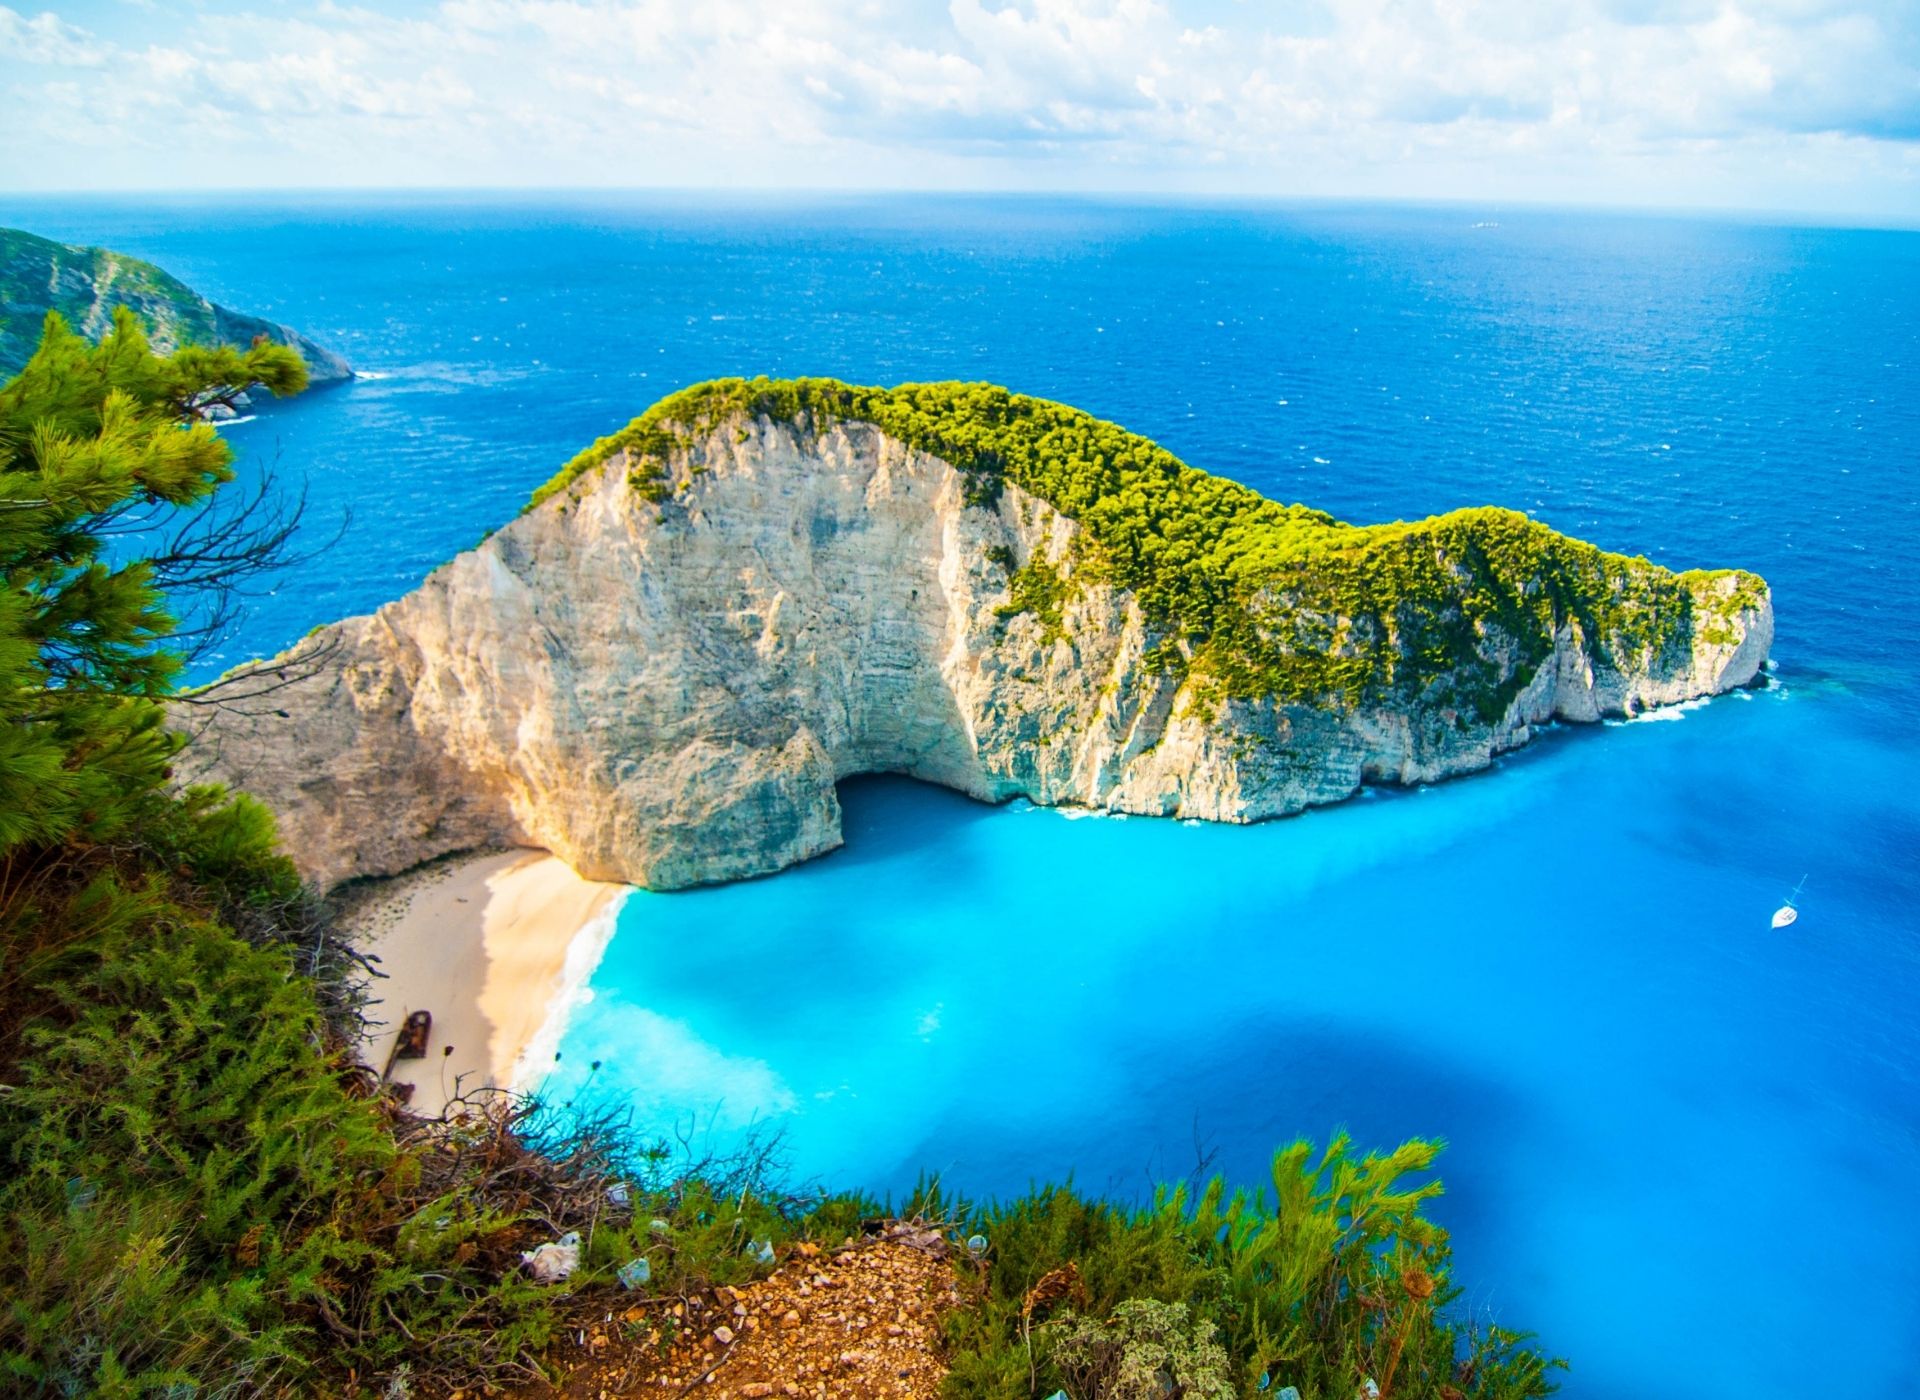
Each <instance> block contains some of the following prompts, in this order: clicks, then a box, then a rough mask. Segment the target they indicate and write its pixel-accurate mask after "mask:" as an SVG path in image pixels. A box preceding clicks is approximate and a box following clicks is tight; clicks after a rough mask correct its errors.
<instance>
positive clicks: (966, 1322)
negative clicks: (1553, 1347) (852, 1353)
mask: <svg viewBox="0 0 1920 1400" xmlns="http://www.w3.org/2000/svg"><path fill="white" fill-rule="evenodd" d="M1438 1152H1439V1147H1438V1145H1437V1144H1434V1143H1428V1142H1420V1141H1414V1142H1408V1143H1405V1144H1403V1145H1402V1146H1400V1147H1399V1148H1397V1149H1395V1150H1394V1151H1392V1152H1389V1153H1368V1154H1366V1155H1365V1156H1356V1155H1355V1154H1354V1153H1353V1152H1352V1150H1351V1144H1350V1142H1349V1141H1348V1139H1347V1138H1346V1137H1345V1136H1344V1135H1341V1136H1336V1137H1335V1138H1334V1139H1333V1141H1332V1142H1331V1143H1329V1144H1328V1146H1327V1147H1326V1149H1325V1150H1324V1151H1321V1152H1315V1151H1314V1150H1313V1149H1312V1148H1311V1147H1310V1146H1309V1145H1308V1144H1306V1143H1304V1142H1298V1143H1294V1144H1293V1145H1292V1146H1290V1147H1287V1148H1285V1149H1283V1150H1282V1151H1281V1152H1279V1153H1277V1154H1276V1155H1275V1157H1274V1160H1273V1170H1272V1177H1271V1181H1272V1189H1271V1194H1268V1193H1267V1192H1253V1193H1249V1192H1236V1193H1232V1194H1229V1193H1228V1192H1227V1191H1226V1188H1225V1186H1224V1184H1223V1183H1222V1182H1221V1181H1219V1180H1218V1179H1215V1180H1214V1181H1212V1182H1210V1183H1209V1184H1208V1185H1207V1186H1205V1187H1204V1188H1203V1189H1202V1190H1201V1191H1200V1192H1199V1194H1198V1196H1197V1197H1194V1196H1192V1195H1191V1194H1190V1193H1189V1191H1188V1190H1187V1189H1186V1188H1184V1187H1173V1188H1168V1189H1163V1190H1162V1191H1160V1192H1159V1193H1158V1194H1157V1195H1156V1196H1155V1198H1154V1200H1153V1202H1152V1204H1150V1205H1148V1206H1145V1207H1141V1208H1137V1209H1129V1208H1126V1207H1122V1206H1119V1205H1116V1204H1114V1203H1111V1202H1105V1201H1090V1200H1087V1199H1085V1198H1083V1197H1082V1196H1080V1195H1079V1194H1077V1193H1076V1192H1074V1191H1073V1190H1072V1189H1070V1188H1068V1187H1047V1188H1042V1189H1040V1190H1037V1191H1035V1192H1033V1193H1031V1194H1029V1195H1028V1196H1026V1197H1024V1198H1022V1199H1020V1200H1017V1201H1013V1202H1010V1203H1007V1204H1004V1205H995V1206H988V1207H984V1208H980V1209H977V1210H974V1211H972V1212H969V1213H968V1214H967V1216H966V1222H965V1228H966V1229H968V1230H974V1231H978V1232H980V1233H982V1234H984V1235H985V1236H986V1237H987V1239H988V1240H989V1241H990V1242H991V1244H990V1254H989V1263H988V1266H987V1267H986V1268H984V1269H983V1270H981V1271H980V1272H979V1274H978V1275H977V1276H976V1278H975V1279H974V1281H973V1285H972V1296H971V1297H970V1299H969V1301H970V1302H971V1303H972V1304H973V1306H972V1307H971V1308H969V1309H967V1310H964V1311H961V1312H957V1313H955V1314H953V1315H952V1316H951V1317H950V1318H949V1319H948V1323H947V1328H948V1342H949V1345H950V1347H951V1349H952V1366H951V1370H950V1372H949V1375H948V1380H947V1390H946V1393H947V1394H948V1395H950V1396H952V1397H955V1400H960V1398H961V1397H967V1400H1015V1397H1023V1398H1024V1397H1030V1396H1033V1395H1045V1394H1048V1393H1050V1392H1051V1390H1052V1389H1053V1388H1054V1387H1055V1386H1061V1387H1066V1388H1067V1389H1068V1393H1069V1395H1071V1396H1072V1397H1073V1400H1091V1397H1090V1396H1088V1395H1084V1394H1083V1393H1082V1392H1081V1391H1079V1390H1075V1389H1074V1388H1073V1387H1074V1386H1075V1385H1077V1384H1085V1383H1086V1375H1087V1374H1088V1373H1087V1372H1086V1371H1085V1370H1084V1369H1082V1368H1084V1367H1085V1366H1088V1365H1092V1364H1093V1363H1094V1362H1096V1361H1099V1360H1100V1359H1101V1358H1102V1357H1104V1358H1106V1360H1108V1361H1112V1360H1114V1359H1115V1357H1116V1356H1117V1355H1118V1353H1115V1352H1113V1351H1112V1350H1111V1348H1108V1349H1107V1350H1102V1349H1101V1347H1100V1346H1099V1345H1096V1343H1098V1342H1099V1341H1100V1338H1101V1337H1105V1338H1106V1339H1107V1341H1109V1342H1111V1341H1112V1340H1113V1339H1114V1338H1116V1337H1121V1336H1124V1335H1125V1329H1124V1328H1118V1329H1117V1330H1116V1328H1117V1322H1118V1320H1119V1319H1121V1318H1122V1317H1123V1316H1125V1317H1130V1318H1135V1319H1138V1318H1142V1317H1149V1316H1151V1317H1157V1318H1159V1319H1160V1321H1161V1322H1162V1323H1165V1322H1167V1321H1168V1319H1169V1315H1167V1314H1164V1313H1162V1314H1142V1313H1139V1312H1137V1311H1136V1312H1123V1310H1124V1309H1127V1308H1128V1307H1129V1306H1130V1305H1132V1304H1135V1303H1139V1302H1142V1301H1151V1302H1154V1303H1159V1304H1165V1305H1179V1306H1182V1307H1184V1308H1186V1309H1188V1310H1189V1313H1190V1315H1191V1319H1192V1321H1193V1324H1194V1327H1195V1331H1194V1333H1193V1336H1194V1338H1195V1339H1196V1341H1195V1344H1196V1345H1198V1341H1199V1339H1200V1337H1201V1332H1200V1328H1201V1326H1202V1325H1203V1324H1204V1326H1205V1327H1206V1328H1209V1329H1215V1330H1214V1331H1210V1332H1208V1333H1207V1338H1208V1339H1209V1340H1210V1339H1211V1337H1212V1336H1214V1335H1217V1337H1218V1345H1219V1347H1220V1348H1221V1350H1222V1352H1223V1354H1224V1357H1225V1365H1226V1368H1227V1374H1228V1378H1229V1382H1230V1384H1231V1386H1232V1387H1233V1388H1234V1391H1235V1392H1236V1393H1239V1394H1244V1395H1253V1394H1256V1393H1257V1392H1258V1390H1259V1388H1260V1384H1261V1381H1262V1379H1263V1378H1264V1379H1265V1381H1266V1382H1267V1384H1268V1385H1269V1386H1270V1387H1272V1388H1276V1389H1277V1388H1278V1387H1279V1386H1283V1385H1293V1386H1295V1387H1297V1388H1298V1389H1299V1390H1300V1393H1301V1394H1302V1396H1303V1397H1306V1400H1350V1397H1352V1396H1353V1395H1354V1394H1355V1393H1356V1392H1357V1391H1358V1390H1359V1388H1360V1386H1361V1385H1362V1384H1363V1382H1365V1381H1366V1380H1368V1379H1372V1380H1373V1381H1375V1383H1376V1384H1377V1385H1379V1387H1380V1389H1381V1393H1382V1394H1383V1396H1389V1397H1396V1400H1408V1398H1409V1397H1417V1398H1418V1400H1453V1397H1455V1396H1461V1397H1470V1398H1471V1400H1533V1397H1539V1396H1544V1395H1548V1394H1550V1393H1552V1390H1553V1388H1554V1387H1553V1385H1552V1383H1551V1379H1550V1372H1551V1371H1553V1370H1554V1369H1557V1368H1559V1367H1560V1366H1561V1365H1562V1364H1563V1363H1560V1362H1557V1361H1553V1360H1551V1359H1549V1358H1547V1357H1544V1356H1542V1355H1541V1354H1539V1353H1538V1352H1536V1351H1534V1350H1533V1349H1532V1348H1531V1347H1530V1346H1529V1345H1528V1344H1527V1341H1528V1339H1527V1338H1526V1337H1524V1336H1523V1335H1520V1334H1516V1333H1509V1332H1501V1331H1497V1330H1495V1331H1491V1332H1488V1333H1485V1334H1481V1333H1478V1332H1475V1331H1474V1330H1473V1329H1472V1328H1471V1327H1469V1326H1468V1325H1467V1324H1465V1323H1463V1322H1462V1321H1460V1320H1458V1319H1456V1318H1454V1317H1453V1316H1452V1315H1451V1312H1450V1305H1451V1304H1452V1303H1453V1302H1454V1300H1455V1297H1456V1291H1455V1290H1454V1289H1453V1287H1452V1286H1451V1284H1450V1283H1449V1282H1448V1272H1449V1267H1450V1254H1449V1250H1448V1246H1447V1238H1446V1233H1445V1232H1444V1231H1443V1230H1441V1229H1440V1228H1439V1227H1438V1226H1436V1225H1434V1224H1433V1223H1432V1222H1431V1221H1430V1220H1428V1219H1427V1218H1426V1217H1425V1216H1424V1215H1423V1214H1422V1213H1421V1208H1422V1207H1423V1206H1424V1204H1425V1203H1426V1202H1427V1201H1429V1200H1431V1199H1432V1198H1433V1197H1434V1196H1436V1195H1438V1194H1439V1191H1440V1186H1439V1183H1438V1182H1437V1181H1434V1180H1431V1179H1423V1180H1413V1178H1424V1177H1426V1174H1427V1172H1428V1169H1429V1168H1430V1167H1431V1166H1432V1164H1433V1161H1434V1158H1435V1157H1436V1155H1437V1154H1438ZM1063 1275H1070V1276H1071V1277H1072V1278H1073V1280H1074V1284H1073V1289H1072V1291H1071V1292H1062V1290H1061V1289H1060V1288H1058V1287H1056V1286H1053V1284H1054V1283H1055V1281H1057V1280H1059V1279H1060V1278H1061V1277H1062V1276H1063ZM1069 1299H1070V1300H1071V1301H1072V1303H1073V1312H1074V1313H1075V1314H1076V1315H1077V1316H1078V1317H1079V1318H1081V1319H1083V1320H1084V1319H1089V1318H1091V1319H1094V1320H1096V1322H1097V1323H1098V1324H1099V1327H1100V1328H1102V1329H1105V1330H1104V1331H1098V1332H1088V1331H1087V1329H1086V1326H1085V1324H1084V1322H1082V1323H1078V1324H1074V1325H1073V1326H1071V1327H1069V1328H1067V1329H1066V1330H1065V1331H1064V1332H1062V1333H1050V1332H1049V1331H1048V1327H1049V1326H1051V1324H1048V1323H1045V1322H1044V1317H1043V1314H1044V1312H1045V1309H1046V1306H1047V1305H1048V1303H1049V1302H1052V1303H1059V1302H1062V1301H1066V1300H1069ZM1058 1335H1068V1336H1074V1337H1079V1338H1081V1343H1077V1344H1076V1348H1074V1349H1069V1351H1067V1352H1065V1353H1061V1352H1058V1351H1056V1350H1054V1349H1052V1348H1051V1347H1050V1346H1049V1345H1048V1339H1049V1337H1050V1336H1058ZM1169 1335H1170V1334H1169ZM1167 1344H1168V1342H1167V1341H1166V1339H1165V1337H1164V1336H1163V1340H1162V1342H1160V1343H1157V1344H1156V1345H1167ZM1121 1350H1122V1351H1124V1347H1123V1348H1122V1349H1121ZM1142 1354H1143V1355H1144V1354H1145V1353H1144V1352H1143V1353H1142ZM1196 1364H1197V1363H1196ZM1101 1374H1102V1375H1105V1374H1108V1373H1107V1372H1104V1371H1103V1372H1101ZM1195 1374H1197V1375H1198V1374H1206V1373H1205V1372H1203V1371H1200V1370H1196V1372H1195ZM1094 1393H1096V1394H1098V1393H1100V1392H1098V1391H1097V1390H1096V1391H1095V1392H1094Z"/></svg>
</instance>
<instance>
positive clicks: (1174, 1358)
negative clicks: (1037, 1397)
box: [1040, 1298, 1234, 1400]
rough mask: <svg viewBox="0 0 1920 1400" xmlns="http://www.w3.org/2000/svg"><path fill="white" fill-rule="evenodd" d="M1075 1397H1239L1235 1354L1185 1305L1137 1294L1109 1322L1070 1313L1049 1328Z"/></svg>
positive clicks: (1045, 1338)
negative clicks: (1232, 1373) (1232, 1366)
mask: <svg viewBox="0 0 1920 1400" xmlns="http://www.w3.org/2000/svg"><path fill="white" fill-rule="evenodd" d="M1041 1334H1042V1340H1041V1343H1040V1345H1041V1348H1042V1350H1043V1351H1044V1352H1045V1355H1046V1357H1047V1361H1048V1362H1049V1364H1051V1365H1052V1367H1053V1369H1054V1370H1056V1371H1058V1372H1059V1373H1060V1375H1061V1377H1062V1378H1063V1379H1064V1381H1065V1383H1066V1388H1067V1393H1068V1394H1069V1395H1071V1396H1073V1397H1074V1400H1233V1396H1234V1388H1233V1382H1232V1380H1231V1379H1230V1378H1229V1369H1228V1364H1227V1353H1226V1351H1225V1350H1224V1349H1222V1347H1221V1346H1220V1344H1219V1343H1218V1342H1216V1341H1214V1339H1213V1338H1214V1327H1213V1324H1212V1323H1211V1322H1206V1321H1199V1322H1196V1321H1195V1320H1194V1319H1193V1317H1192V1316H1191V1314H1190V1312H1189V1311H1188V1308H1187V1305H1186V1304H1185V1303H1157V1302H1154V1301H1152V1300H1151V1299H1146V1298H1134V1299H1130V1300H1129V1301H1127V1302H1124V1303H1122V1304H1120V1306H1119V1307H1117V1308H1115V1309H1114V1310H1113V1317H1112V1318H1111V1319H1110V1320H1109V1321H1107V1322H1096V1321H1094V1320H1093V1319H1092V1318H1089V1317H1082V1316H1081V1315H1079V1314H1078V1313H1075V1312H1071V1311H1069V1312H1067V1313H1066V1314H1064V1315H1063V1316H1061V1317H1059V1318H1057V1319H1056V1320H1055V1321H1053V1322H1050V1323H1048V1324H1047V1325H1046V1326H1045V1327H1043V1328H1042V1329H1041Z"/></svg>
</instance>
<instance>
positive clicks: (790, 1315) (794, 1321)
mask: <svg viewBox="0 0 1920 1400" xmlns="http://www.w3.org/2000/svg"><path fill="white" fill-rule="evenodd" d="M780 1325H781V1326H782V1327H798V1326H799V1325H800V1314H799V1313H797V1312H795V1311H794V1310H793V1309H792V1308H788V1309H787V1310H786V1311H785V1312H784V1313H782V1314H781V1315H780Z"/></svg>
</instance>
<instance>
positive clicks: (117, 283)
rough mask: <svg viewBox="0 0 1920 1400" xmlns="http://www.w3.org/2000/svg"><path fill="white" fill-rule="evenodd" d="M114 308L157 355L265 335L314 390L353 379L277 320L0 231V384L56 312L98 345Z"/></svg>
mask: <svg viewBox="0 0 1920 1400" xmlns="http://www.w3.org/2000/svg"><path fill="white" fill-rule="evenodd" d="M116 306H127V307H131V308H132V309H133V310H134V311H136V312H137V313H139V315H140V317H141V318H142V319H143V320H144V321H145V322H146V324H147V329H148V334H149V336H150V337H151V338H152V341H153V347H154V349H156V350H158V351H159V352H160V353H161V354H166V353H167V352H169V351H171V350H174V349H177V348H178V347H180V346H182V345H237V346H240V347H242V348H244V347H246V346H248V345H251V344H252V343H253V340H254V337H256V336H262V335H264V336H265V337H266V338H267V339H268V340H271V341H273V342H274V343H276V344H279V345H287V346H291V347H292V348H293V349H295V350H298V351H299V352H300V356H301V358H302V359H304V360H305V361H306V362H307V378H308V382H309V383H312V384H329V383H333V382H335V381H337V380H342V379H351V378H352V377H353V369H352V367H351V366H349V365H348V364H347V362H346V361H345V360H343V359H341V358H340V357H339V356H338V355H336V354H334V353H333V351H331V350H329V349H327V348H326V347H325V346H322V345H316V344H315V343H314V342H313V341H311V340H308V339H307V338H306V337H305V336H304V335H302V334H300V332H298V331H296V330H293V329H292V328H291V327H288V326H283V325H280V324H279V323H278V322H275V321H266V320H262V319H261V318H260V317H258V316H248V315H245V314H243V313H241V312H238V311H229V310H227V308H226V307H224V306H218V305H216V304H215V303H213V302H210V301H208V300H207V299H206V298H205V297H203V296H201V295H200V293H198V292H196V291H194V290H193V288H191V287H189V286H188V285H187V284H186V283H184V282H182V281H181V280H180V279H179V278H177V277H174V276H172V275H171V274H169V273H167V272H165V271H163V270H161V269H160V268H158V267H155V266H154V265H153V264H152V263H150V262H144V261H142V260H141V259H139V258H130V257H128V256H126V255H125V254H124V253H116V252H113V251H112V250H111V249H108V248H79V247H74V246H72V245H71V244H66V243H55V242H54V241H53V240H52V239H49V238H40V237H37V236H35V235H34V234H31V233H22V232H21V231H20V230H18V229H0V381H5V380H6V379H9V378H11V377H12V376H13V375H15V374H17V373H19V371H20V367H21V366H22V365H24V364H25V363H26V362H27V359H28V357H29V356H31V355H32V354H33V350H34V347H35V346H36V345H38V344H39V343H40V323H41V322H42V321H43V320H45V319H46V315H47V313H48V312H49V311H58V312H59V313H60V314H61V315H62V316H64V317H66V318H67V322H68V324H69V325H71V326H72V327H73V328H74V329H75V330H76V331H79V332H80V333H81V334H82V335H85V336H87V337H88V338H89V339H98V338H99V336H100V335H101V334H102V333H103V332H104V331H105V330H106V329H107V327H108V326H109V325H110V324H111V323H112V321H113V309H114V308H115V307H116Z"/></svg>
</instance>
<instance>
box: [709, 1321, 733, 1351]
mask: <svg viewBox="0 0 1920 1400" xmlns="http://www.w3.org/2000/svg"><path fill="white" fill-rule="evenodd" d="M713 1339H714V1340H715V1341H716V1342H718V1343H720V1345H721V1346H723V1347H730V1346H732V1345H733V1329H732V1328H731V1327H727V1326H724V1325H722V1326H720V1327H716V1328H714V1329H713Z"/></svg>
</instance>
